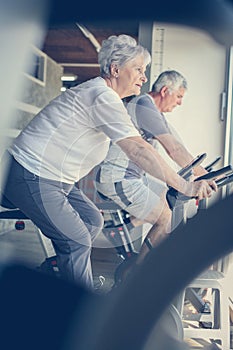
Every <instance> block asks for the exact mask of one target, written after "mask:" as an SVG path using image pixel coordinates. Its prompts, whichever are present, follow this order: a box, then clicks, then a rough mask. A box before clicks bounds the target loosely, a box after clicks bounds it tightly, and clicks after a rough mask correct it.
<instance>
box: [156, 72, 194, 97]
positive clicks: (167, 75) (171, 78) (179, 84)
mask: <svg viewBox="0 0 233 350" xmlns="http://www.w3.org/2000/svg"><path fill="white" fill-rule="evenodd" d="M164 86H167V87H168V88H169V91H170V92H171V91H174V90H178V89H180V88H184V89H185V90H187V88H188V83H187V80H186V79H185V78H184V77H183V75H182V74H180V73H179V72H177V71H175V70H167V71H164V72H162V73H161V74H160V75H159V76H158V78H157V79H156V80H155V82H154V84H153V85H152V88H151V90H152V91H153V92H160V91H161V89H162V88H163V87H164Z"/></svg>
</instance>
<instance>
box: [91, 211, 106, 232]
mask: <svg viewBox="0 0 233 350" xmlns="http://www.w3.org/2000/svg"><path fill="white" fill-rule="evenodd" d="M89 220H90V221H89V222H88V223H87V228H88V230H89V232H90V234H91V236H92V238H95V237H96V236H97V235H98V234H99V233H100V232H101V230H102V228H103V226H104V218H103V215H102V214H101V213H100V212H99V211H95V212H93V214H92V217H91V218H89Z"/></svg>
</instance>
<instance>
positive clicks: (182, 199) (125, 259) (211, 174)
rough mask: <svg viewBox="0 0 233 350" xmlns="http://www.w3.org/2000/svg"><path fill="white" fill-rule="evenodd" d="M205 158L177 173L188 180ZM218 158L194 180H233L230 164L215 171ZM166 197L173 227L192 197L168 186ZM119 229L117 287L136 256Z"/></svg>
mask: <svg viewBox="0 0 233 350" xmlns="http://www.w3.org/2000/svg"><path fill="white" fill-rule="evenodd" d="M205 158H206V153H203V154H201V155H198V156H197V157H196V158H195V159H194V160H193V161H192V162H191V163H190V164H188V165H187V166H186V167H184V168H182V169H181V170H179V171H178V174H179V175H180V176H182V177H183V178H184V179H185V180H187V181H188V180H189V179H190V177H191V176H192V174H193V171H192V169H193V168H194V167H195V166H197V165H199V164H200V163H201V162H202V161H203V160H204V159H205ZM220 159H221V157H218V158H216V160H214V161H213V162H212V163H210V164H209V165H208V166H206V167H205V169H206V170H207V171H208V173H207V174H205V175H203V176H200V177H198V178H196V179H195V181H198V180H201V179H206V180H214V179H217V178H219V179H217V180H216V181H215V182H216V184H217V186H218V188H220V187H223V186H225V185H227V184H229V183H231V182H232V181H233V169H232V166H231V165H228V166H225V167H223V168H221V169H219V170H216V171H214V170H213V167H214V165H216V163H217V162H219V160H220ZM166 199H167V202H168V204H169V207H170V209H171V210H172V227H173V228H175V227H177V226H178V225H180V224H181V223H184V205H185V203H187V202H188V201H190V200H191V199H193V198H190V197H187V196H185V195H183V194H182V193H179V192H178V191H177V190H175V189H174V188H172V187H169V188H168V191H167V195H166ZM199 207H203V204H202V203H199ZM122 212H123V214H122V215H123V217H124V216H126V215H127V212H125V211H124V210H122ZM118 229H119V228H118ZM121 230H122V231H123V233H121V237H123V240H122V246H120V245H118V246H115V248H116V251H117V254H118V255H120V256H121V258H122V262H121V263H120V264H119V266H118V267H117V268H116V270H115V273H114V282H115V283H114V286H113V288H116V287H118V285H119V284H121V283H122V282H123V281H124V280H125V279H126V278H127V275H128V273H129V272H130V271H131V268H132V267H133V266H134V265H135V262H136V260H137V256H138V252H136V251H135V248H134V245H133V242H132V240H131V237H130V232H129V231H128V229H127V226H126V225H124V224H122V228H121ZM110 232H112V234H114V235H117V230H116V229H115V228H114V227H112V228H111V231H110ZM108 238H109V237H108ZM119 238H120V237H118V240H119ZM110 240H111V239H110ZM144 242H145V244H146V245H147V247H148V248H149V249H153V246H152V244H151V242H150V240H149V239H148V238H147V237H145V239H144ZM112 243H114V241H112ZM116 244H117V241H116V240H115V245H116ZM118 244H119V243H118ZM203 307H205V306H203Z"/></svg>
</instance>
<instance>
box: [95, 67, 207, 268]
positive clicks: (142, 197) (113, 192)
mask: <svg viewBox="0 0 233 350" xmlns="http://www.w3.org/2000/svg"><path fill="white" fill-rule="evenodd" d="M186 90H187V81H186V79H185V78H184V77H183V76H182V75H181V74H180V73H179V72H177V71H174V70H169V71H164V72H163V73H161V74H160V75H159V77H158V78H157V79H156V81H155V82H154V84H153V86H152V89H151V91H149V92H147V93H144V94H142V95H140V96H136V97H134V98H132V99H131V100H130V102H128V103H127V109H128V112H129V114H130V116H131V118H132V121H133V123H134V125H135V126H136V128H137V129H138V130H139V132H140V134H141V135H142V137H143V138H144V139H145V140H146V141H147V142H149V143H151V144H152V145H154V146H155V144H156V141H158V142H159V143H160V144H161V145H162V146H163V147H164V149H165V150H166V152H167V154H168V155H169V156H170V158H171V159H172V160H173V161H174V162H175V163H176V164H177V165H178V166H180V167H184V166H186V165H187V164H189V163H190V162H191V161H192V159H193V158H194V157H193V156H192V155H191V154H190V153H189V151H188V150H187V148H186V147H185V146H184V145H183V143H182V142H181V141H180V140H179V139H178V138H177V136H176V135H174V133H172V130H171V129H170V128H169V125H168V123H167V121H166V118H165V116H164V114H163V113H166V112H172V111H173V109H174V108H175V107H176V106H179V105H181V104H182V100H183V97H184V94H185V92H186ZM205 173H206V170H205V169H204V168H203V167H202V166H197V167H196V168H194V175H196V176H200V175H203V174H205ZM160 178H161V177H160ZM96 187H97V190H98V191H99V192H100V193H102V194H104V195H105V196H107V197H109V198H111V199H112V200H113V201H115V202H116V203H117V204H118V205H120V206H121V207H122V209H124V210H126V211H127V212H128V213H129V214H130V215H131V217H130V219H129V221H128V223H127V224H128V228H129V229H131V228H133V227H136V226H139V225H141V224H142V223H150V224H151V225H152V227H151V228H150V230H149V232H148V234H147V237H146V240H145V241H144V243H143V245H142V247H141V250H140V254H139V256H138V262H140V261H141V260H142V259H143V258H144V256H145V255H146V254H147V252H148V248H149V245H150V244H151V245H152V246H156V245H157V244H158V243H159V242H160V241H161V240H162V239H163V238H164V237H166V235H167V234H169V233H170V231H171V210H170V208H169V206H168V204H167V201H166V192H167V184H166V182H162V181H160V180H156V179H155V178H153V179H152V178H151V177H150V176H148V174H146V173H145V172H144V171H143V170H142V169H141V168H140V167H138V166H137V164H136V163H135V162H132V161H131V160H129V159H128V157H127V156H126V154H125V153H124V152H123V151H122V150H121V149H120V147H119V146H117V145H116V144H111V146H110V148H109V152H108V155H107V157H106V159H105V160H104V162H103V163H102V164H101V166H100V169H99V172H98V173H97V178H96ZM104 232H105V233H106V236H108V235H107V233H108V230H105V231H104Z"/></svg>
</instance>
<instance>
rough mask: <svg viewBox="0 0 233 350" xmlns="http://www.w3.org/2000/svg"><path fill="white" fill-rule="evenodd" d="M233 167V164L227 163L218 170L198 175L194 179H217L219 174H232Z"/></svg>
mask: <svg viewBox="0 0 233 350" xmlns="http://www.w3.org/2000/svg"><path fill="white" fill-rule="evenodd" d="M232 171H233V168H232V166H231V165H227V166H225V167H223V168H221V169H219V170H216V171H210V172H209V173H208V174H205V175H202V176H199V177H197V178H196V179H195V180H194V181H200V180H213V179H216V178H217V177H218V176H221V175H230V173H232Z"/></svg>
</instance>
